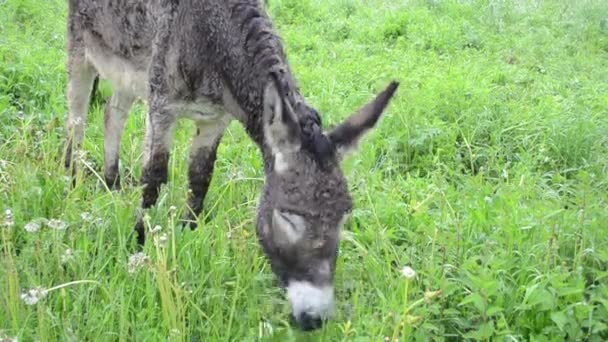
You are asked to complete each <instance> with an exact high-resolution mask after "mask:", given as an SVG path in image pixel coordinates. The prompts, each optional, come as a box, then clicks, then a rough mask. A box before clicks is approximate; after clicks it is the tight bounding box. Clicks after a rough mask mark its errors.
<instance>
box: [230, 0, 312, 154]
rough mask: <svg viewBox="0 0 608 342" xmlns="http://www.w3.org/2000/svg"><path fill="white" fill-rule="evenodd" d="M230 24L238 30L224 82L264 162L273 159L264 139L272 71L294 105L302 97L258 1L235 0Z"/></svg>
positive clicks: (278, 38)
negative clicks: (265, 94)
mask: <svg viewBox="0 0 608 342" xmlns="http://www.w3.org/2000/svg"><path fill="white" fill-rule="evenodd" d="M230 11H231V12H230V24H231V25H230V27H232V31H233V32H234V33H235V36H233V37H232V39H231V40H232V44H231V45H232V48H230V49H228V50H227V51H225V53H226V55H227V58H226V59H225V60H224V61H223V62H221V63H220V68H221V69H222V74H223V78H224V83H225V85H226V87H227V88H228V90H229V91H230V93H231V96H232V97H233V100H234V102H236V104H237V105H238V106H239V107H240V109H241V110H242V111H243V115H242V118H241V121H242V123H243V124H244V126H245V128H246V130H247V132H248V134H249V135H250V137H251V138H252V139H253V140H254V141H255V142H256V143H257V144H258V146H259V147H260V148H261V149H262V153H263V154H264V160H265V164H267V163H268V162H270V161H271V160H272V156H271V151H270V150H269V149H268V148H267V146H266V144H265V139H264V129H263V111H264V105H263V103H264V89H265V87H266V85H267V82H268V81H269V80H270V77H269V76H270V74H271V73H275V74H277V75H279V82H281V83H282V84H281V85H282V88H283V91H284V92H285V93H286V95H287V100H288V101H290V102H291V104H292V105H293V106H295V104H296V103H298V102H302V101H303V98H302V96H301V94H300V91H299V88H298V86H297V81H296V79H295V77H294V75H293V73H292V71H291V68H290V66H289V62H288V60H287V56H286V54H285V51H284V48H283V43H282V41H281V39H280V37H279V36H278V35H277V33H276V31H275V28H274V26H273V24H272V22H271V20H270V18H269V17H268V15H267V14H266V12H265V11H264V9H262V8H261V5H260V4H259V3H258V2H257V1H234V2H233V3H232V6H231V8H230Z"/></svg>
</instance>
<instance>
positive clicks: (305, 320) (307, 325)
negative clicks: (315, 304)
mask: <svg viewBox="0 0 608 342" xmlns="http://www.w3.org/2000/svg"><path fill="white" fill-rule="evenodd" d="M296 321H297V323H298V326H299V327H300V329H302V330H304V331H310V330H316V329H319V328H321V326H323V320H322V319H321V317H318V316H311V315H310V314H308V313H306V312H304V313H302V314H301V315H300V317H299V318H298V319H297V320H296Z"/></svg>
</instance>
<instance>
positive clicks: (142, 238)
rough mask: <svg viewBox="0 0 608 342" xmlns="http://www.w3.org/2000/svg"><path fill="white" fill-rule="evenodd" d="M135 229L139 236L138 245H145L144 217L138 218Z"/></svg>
mask: <svg viewBox="0 0 608 342" xmlns="http://www.w3.org/2000/svg"><path fill="white" fill-rule="evenodd" d="M133 231H134V232H135V234H136V237H137V245H138V246H140V247H143V245H144V244H145V243H146V227H145V225H144V221H143V220H142V219H138V220H137V223H136V224H135V227H134V228H133Z"/></svg>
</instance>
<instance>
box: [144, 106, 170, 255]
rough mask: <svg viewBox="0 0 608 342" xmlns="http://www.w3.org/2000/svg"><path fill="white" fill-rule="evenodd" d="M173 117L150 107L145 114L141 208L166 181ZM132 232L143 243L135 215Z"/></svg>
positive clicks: (164, 111)
mask: <svg viewBox="0 0 608 342" xmlns="http://www.w3.org/2000/svg"><path fill="white" fill-rule="evenodd" d="M152 108H154V107H152ZM176 119H177V118H176V116H175V114H174V113H173V112H172V111H169V110H166V109H152V110H151V111H150V114H149V115H148V122H147V125H146V136H145V142H144V170H143V175H142V185H143V186H144V189H143V196H142V201H141V207H142V209H144V210H145V209H148V208H150V207H151V206H153V205H154V204H156V200H157V199H158V193H159V191H160V187H161V185H163V184H164V183H166V182H167V173H168V166H169V151H170V150H171V144H172V141H173V133H174V128H175V122H176ZM142 211H143V210H142ZM135 231H136V232H137V242H138V243H139V244H140V245H143V244H144V242H145V239H146V236H145V233H146V232H145V226H144V222H143V216H140V217H139V218H138V220H137V224H136V226H135Z"/></svg>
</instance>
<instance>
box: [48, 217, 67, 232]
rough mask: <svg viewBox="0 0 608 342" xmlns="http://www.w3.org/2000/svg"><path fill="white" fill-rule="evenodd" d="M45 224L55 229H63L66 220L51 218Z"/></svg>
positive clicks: (65, 226) (65, 225)
mask: <svg viewBox="0 0 608 342" xmlns="http://www.w3.org/2000/svg"><path fill="white" fill-rule="evenodd" d="M46 224H47V226H49V228H51V229H55V230H64V229H66V228H67V227H68V224H67V223H66V222H64V221H61V220H58V219H51V220H49V221H48V222H47V223H46Z"/></svg>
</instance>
